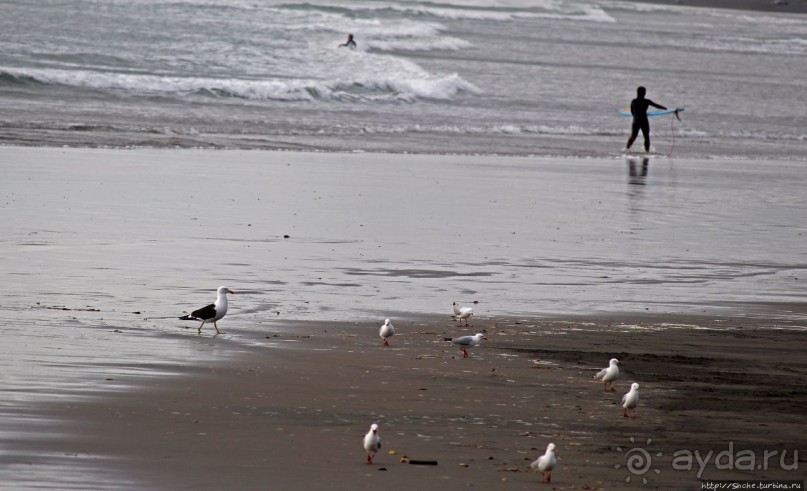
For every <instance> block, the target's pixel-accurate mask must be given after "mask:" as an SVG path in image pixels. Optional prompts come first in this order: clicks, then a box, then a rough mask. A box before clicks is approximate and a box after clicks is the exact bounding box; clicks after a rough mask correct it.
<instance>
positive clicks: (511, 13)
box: [278, 2, 616, 22]
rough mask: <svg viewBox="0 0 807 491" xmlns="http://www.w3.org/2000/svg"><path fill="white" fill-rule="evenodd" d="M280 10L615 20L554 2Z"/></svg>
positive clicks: (601, 12)
mask: <svg viewBox="0 0 807 491" xmlns="http://www.w3.org/2000/svg"><path fill="white" fill-rule="evenodd" d="M278 7H280V8H289V9H299V8H307V9H321V10H327V11H343V12H362V11H372V12H383V11H389V12H392V13H397V14H406V15H414V16H429V17H436V18H438V19H447V20H480V21H510V20H515V19H519V18H532V19H540V18H545V19H556V20H574V21H588V22H616V20H615V19H614V18H613V17H611V16H610V15H608V14H607V13H606V12H605V11H604V10H603V9H602V8H600V7H599V6H598V5H595V4H592V5H582V6H579V7H577V6H575V7H569V6H568V5H567V4H560V5H558V4H557V2H545V3H544V4H543V5H540V6H539V7H541V8H543V9H544V10H546V12H538V11H536V10H535V9H533V8H530V9H521V10H515V9H504V8H499V9H492V8H483V7H463V6H453V5H452V6H448V5H446V6H441V5H439V4H437V3H430V4H405V5H401V4H394V3H377V4H360V5H357V4H347V3H345V4H339V3H330V2H329V3H327V4H319V3H315V2H304V3H285V4H282V5H279V6H278Z"/></svg>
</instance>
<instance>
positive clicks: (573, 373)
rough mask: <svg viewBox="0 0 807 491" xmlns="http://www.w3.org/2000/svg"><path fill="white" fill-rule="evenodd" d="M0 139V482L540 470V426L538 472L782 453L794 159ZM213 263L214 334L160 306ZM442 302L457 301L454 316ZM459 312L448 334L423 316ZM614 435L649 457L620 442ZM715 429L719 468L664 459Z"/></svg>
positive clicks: (799, 427)
mask: <svg viewBox="0 0 807 491" xmlns="http://www.w3.org/2000/svg"><path fill="white" fill-rule="evenodd" d="M0 156H2V157H3V158H2V159H0V165H2V171H3V172H4V178H5V179H4V181H3V185H4V187H3V188H2V198H3V199H2V200H0V213H2V219H3V223H4V235H3V237H2V242H0V247H2V251H3V254H2V255H0V267H1V268H2V270H3V271H4V275H3V279H4V281H3V282H2V284H0V294H1V295H2V297H3V299H4V302H3V305H2V312H3V315H4V328H3V329H4V331H3V335H4V336H3V344H2V345H0V355H2V356H0V382H2V389H0V390H1V392H0V393H2V403H0V437H2V439H1V440H0V469H2V472H3V479H2V483H0V489H14V490H28V489H32V490H33V489H80V490H91V489H103V490H113V489H115V490H118V489H125V490H175V489H188V490H190V489H211V490H213V489H228V490H230V489H244V490H253V489H280V490H283V489H356V488H357V487H359V486H383V487H385V488H388V489H411V488H412V487H414V486H418V485H423V486H425V487H427V488H429V489H431V488H435V487H438V486H440V487H442V488H446V489H467V488H469V487H472V488H474V489H491V488H493V487H494V486H495V487H496V488H502V489H504V488H507V489H536V488H539V484H538V481H539V478H540V477H539V476H538V475H534V474H532V473H529V472H527V466H528V464H529V462H530V461H531V460H533V459H535V458H536V457H537V456H538V455H539V453H541V452H542V450H543V449H544V448H545V446H546V444H547V443H549V442H553V443H555V444H556V445H557V446H558V454H559V458H560V462H561V465H560V467H559V469H558V470H557V471H556V473H555V474H554V476H553V484H552V486H544V487H545V488H546V489H550V488H555V489H625V488H636V489H639V488H647V487H650V488H651V489H652V488H655V489H699V485H698V477H705V478H735V479H774V478H778V479H790V478H803V476H804V470H803V469H804V468H805V467H804V466H805V465H807V464H805V462H804V460H803V459H804V455H807V448H805V447H807V445H805V444H806V443H807V442H805V437H804V432H803V421H802V419H803V408H804V405H805V402H807V401H806V400H805V399H807V384H806V383H805V377H804V376H805V373H806V372H807V362H805V360H804V357H803V352H804V348H805V346H807V345H806V344H805V341H804V336H805V332H807V331H805V328H806V326H807V322H805V319H806V318H807V309H805V305H806V304H805V302H804V298H805V293H804V289H803V287H802V283H803V280H802V278H804V265H803V261H802V260H801V259H802V257H803V239H802V233H803V230H802V229H803V226H802V225H800V223H801V222H800V221H798V220H799V219H801V218H803V216H804V215H803V210H804V209H805V206H804V202H803V198H802V196H803V195H802V194H799V193H798V192H796V191H795V190H800V189H801V188H800V183H801V182H803V180H801V179H799V176H800V175H802V174H801V172H802V170H801V167H799V166H797V165H793V164H792V163H782V162H763V163H756V164H754V165H749V164H746V163H734V162H717V161H712V162H709V166H708V167H706V166H705V165H703V163H702V162H675V163H674V164H673V163H672V162H666V161H655V160H654V161H653V162H652V163H651V164H650V171H649V174H648V175H635V173H632V171H630V170H628V172H626V166H625V161H624V160H617V161H610V160H595V161H584V162H579V161H575V160H565V161H557V162H556V161H553V160H551V159H535V160H531V159H502V158H494V157H462V156H456V157H447V156H446V157H434V156H400V155H343V154H326V155H318V154H297V153H294V154H289V153H271V152H205V151H195V152H177V151H146V150H141V151H110V150H86V149H72V150H61V149H30V148H26V149H23V148H7V147H4V148H0ZM628 167H629V169H630V166H628ZM760 182H765V184H766V186H764V188H762V191H760V189H761V188H760V184H759V183H760ZM726 190H727V191H726ZM721 193H729V194H721ZM750 196H755V197H756V198H757V199H749V197H750ZM592 209H596V210H597V213H591V210H592ZM435 210H439V212H437V213H436V212H435ZM401 217H405V218H401ZM456 223H461V224H462V223H472V224H473V226H472V227H466V228H457V227H456V226H455V224H456ZM284 234H289V237H288V238H284ZM772 244H775V247H774V246H773V245H772ZM220 284H227V285H228V286H229V287H231V288H233V289H234V290H236V292H237V293H236V295H234V296H233V298H232V299H231V311H230V313H229V314H228V316H227V317H226V318H225V319H223V320H222V321H221V322H220V323H219V325H220V327H221V328H222V330H223V331H224V332H225V334H223V335H220V336H213V335H212V332H213V330H212V329H210V328H208V329H206V330H205V331H204V332H203V333H202V334H201V335H198V334H197V332H196V329H195V328H196V326H195V324H194V323H190V325H189V324H188V323H183V322H182V321H179V320H177V317H178V316H180V315H182V314H184V313H186V312H188V311H189V310H190V309H194V308H197V307H200V306H202V305H203V304H204V303H206V302H208V301H211V300H212V298H211V295H212V292H213V290H214V289H215V288H216V287H217V286H219V285H220ZM455 300H457V301H461V302H463V303H470V302H471V301H473V300H479V302H480V303H478V304H475V305H474V308H475V312H476V317H475V318H474V319H473V324H474V327H473V329H471V328H460V327H458V326H457V325H456V322H455V321H453V320H452V319H450V318H449V315H448V314H449V312H450V310H449V309H450V306H451V302H452V301H455ZM581 312H589V313H588V314H586V315H581V314H580V313H581ZM384 317H390V318H392V320H393V322H394V324H395V326H396V329H397V331H398V335H396V336H395V337H394V338H393V339H392V347H391V348H387V349H385V348H382V346H381V340H380V339H379V338H378V334H377V333H378V327H379V326H380V324H381V323H382V322H383V319H384ZM481 329H484V330H486V335H487V337H488V341H486V342H484V344H483V345H482V346H480V347H478V348H475V349H473V350H471V357H470V358H468V359H462V358H461V357H459V356H458V355H459V351H458V350H457V349H455V348H452V347H450V346H448V345H447V343H446V342H444V341H443V337H444V336H455V335H458V334H469V333H471V332H472V331H474V330H481ZM613 356H616V357H617V358H619V359H620V360H621V361H622V363H623V377H622V378H621V379H620V380H619V381H618V383H617V389H618V391H617V392H615V393H604V392H603V391H602V387H601V385H600V384H599V383H597V382H595V381H594V380H593V379H592V376H593V374H594V373H595V371H596V370H597V369H599V368H601V367H604V366H605V364H606V363H607V360H608V359H609V358H611V357H613ZM632 381H636V382H638V383H640V384H641V394H642V395H641V400H640V409H639V418H638V419H636V420H632V419H628V420H625V419H624V418H622V415H621V410H620V407H619V405H618V403H619V398H620V397H621V395H622V393H624V392H625V391H626V390H627V388H628V385H629V383H630V382H632ZM373 422H377V423H378V424H379V425H380V428H381V435H382V438H383V443H384V448H383V452H382V453H381V455H379V456H378V458H377V462H376V464H375V465H367V464H365V463H364V454H363V452H362V449H361V438H362V435H363V434H364V433H365V432H366V431H367V428H368V427H369V425H370V424H371V423H373ZM631 438H632V439H633V440H631ZM648 440H651V441H650V443H648ZM638 448H641V449H645V450H646V451H647V452H648V455H650V456H651V460H652V463H651V465H652V468H651V467H648V468H647V469H644V470H645V471H646V472H645V473H644V474H637V473H633V474H632V473H631V472H630V471H629V470H628V469H627V468H626V466H627V465H628V464H629V463H630V462H629V461H628V458H627V452H628V451H629V450H631V449H638ZM729 448H731V449H732V452H735V453H739V452H741V451H745V452H746V453H744V454H742V456H745V457H746V460H744V461H742V468H739V469H737V468H736V467H737V466H734V467H735V469H734V470H731V469H720V468H717V467H716V466H715V465H713V464H711V465H707V466H706V468H705V469H704V472H703V473H700V474H699V471H700V469H699V467H698V465H697V462H692V465H693V467H692V468H690V469H688V470H686V469H684V470H682V469H680V468H679V469H674V468H672V464H673V455H674V454H675V452H677V451H678V452H681V451H684V452H686V451H689V452H693V453H694V452H695V451H698V452H701V454H704V453H708V452H709V451H710V450H711V451H713V452H714V453H718V452H722V451H724V450H727V449H729ZM390 450H394V451H395V452H396V454H395V455H390V454H388V453H387V452H388V451H390ZM795 450H798V451H799V459H800V460H798V461H794V460H793V456H794V454H793V452H794V451H795ZM637 451H638V450H637ZM766 451H767V452H769V455H770V453H771V452H774V451H775V452H777V454H776V459H773V460H771V459H770V458H769V460H770V461H771V462H769V466H768V468H767V469H764V468H759V469H757V468H755V469H754V470H749V468H748V465H749V463H748V461H747V457H748V452H751V453H752V454H753V455H755V456H756V458H757V459H759V460H758V461H757V462H755V463H754V465H755V466H756V465H757V464H760V463H761V460H763V459H764V455H765V454H764V453H765V452H766ZM784 451H787V454H784V455H785V458H784V459H783V461H781V462H780V461H779V460H777V459H778V458H779V457H780V456H781V455H782V452H784ZM403 455H407V456H409V457H411V458H413V459H422V460H436V461H437V462H438V465H437V466H416V465H410V464H402V463H400V461H399V460H400V457H401V456H403ZM632 455H633V454H632ZM699 455H700V454H699ZM631 462H633V461H631ZM678 464H679V467H680V465H681V462H680V461H679V462H678ZM782 464H783V465H782ZM794 466H796V467H799V468H798V469H792V470H789V469H791V468H792V467H794ZM639 470H642V468H640V469H639ZM655 470H658V471H659V472H658V473H656V472H655ZM628 477H631V481H630V482H629V483H626V482H625V481H626V479H627V478H628ZM642 478H645V479H647V481H648V482H647V484H646V485H645V484H644V483H643V482H642Z"/></svg>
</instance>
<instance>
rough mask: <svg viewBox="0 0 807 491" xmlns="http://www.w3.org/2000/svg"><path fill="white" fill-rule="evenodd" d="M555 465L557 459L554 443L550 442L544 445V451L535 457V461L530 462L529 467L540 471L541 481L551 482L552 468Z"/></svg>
mask: <svg viewBox="0 0 807 491" xmlns="http://www.w3.org/2000/svg"><path fill="white" fill-rule="evenodd" d="M557 465H558V459H557V457H555V444H554V443H550V444H549V445H547V446H546V453H544V454H543V455H541V456H540V457H538V458H537V459H535V461H534V462H533V463H532V464H530V467H532V468H533V469H535V470H536V471H540V472H541V482H551V481H552V469H554V468H555V467H557Z"/></svg>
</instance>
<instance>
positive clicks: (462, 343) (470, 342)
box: [443, 332, 488, 358]
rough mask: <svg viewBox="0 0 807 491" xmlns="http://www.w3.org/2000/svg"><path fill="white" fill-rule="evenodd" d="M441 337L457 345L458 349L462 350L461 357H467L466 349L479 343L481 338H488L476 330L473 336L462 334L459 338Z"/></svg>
mask: <svg viewBox="0 0 807 491" xmlns="http://www.w3.org/2000/svg"><path fill="white" fill-rule="evenodd" d="M443 339H445V340H446V341H451V342H452V343H453V344H455V345H457V346H459V347H460V349H461V350H462V357H463V358H468V350H469V349H471V348H473V347H474V346H476V345H478V344H479V343H481V342H482V340H483V339H484V340H486V341H487V339H488V338H486V337H485V335H484V334H482V333H481V332H478V333H476V334H474V335H473V336H462V337H459V338H443Z"/></svg>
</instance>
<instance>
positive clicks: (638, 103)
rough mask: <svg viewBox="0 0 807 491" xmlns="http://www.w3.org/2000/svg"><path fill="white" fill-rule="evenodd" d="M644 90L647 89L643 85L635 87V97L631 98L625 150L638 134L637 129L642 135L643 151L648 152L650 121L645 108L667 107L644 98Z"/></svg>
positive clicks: (664, 108)
mask: <svg viewBox="0 0 807 491" xmlns="http://www.w3.org/2000/svg"><path fill="white" fill-rule="evenodd" d="M646 92H647V89H645V88H644V87H639V88H638V89H636V99H633V100H632V101H631V103H630V113H631V114H632V115H633V127H632V128H631V132H630V138H628V145H627V146H626V147H625V150H630V146H631V145H633V142H634V141H635V140H636V137H637V136H639V130H641V131H642V136H643V137H644V150H645V152H650V121H648V119H647V108H648V107H650V106H653V107H657V108H659V109H662V110H666V109H667V108H666V107H664V106H662V105H661V104H656V103H655V102H653V101H651V100H650V99H645V98H644V95H645V93H646Z"/></svg>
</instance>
